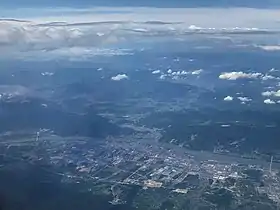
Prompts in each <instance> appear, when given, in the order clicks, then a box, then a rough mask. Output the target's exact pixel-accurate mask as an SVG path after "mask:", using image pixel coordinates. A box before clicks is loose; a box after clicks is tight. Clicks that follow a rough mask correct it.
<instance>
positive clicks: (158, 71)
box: [152, 70, 160, 74]
mask: <svg viewBox="0 0 280 210" xmlns="http://www.w3.org/2000/svg"><path fill="white" fill-rule="evenodd" d="M159 73H160V70H155V71H153V72H152V74H159Z"/></svg>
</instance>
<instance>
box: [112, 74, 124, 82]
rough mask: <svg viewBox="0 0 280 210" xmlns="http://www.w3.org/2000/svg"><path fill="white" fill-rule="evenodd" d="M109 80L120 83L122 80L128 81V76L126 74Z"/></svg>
mask: <svg viewBox="0 0 280 210" xmlns="http://www.w3.org/2000/svg"><path fill="white" fill-rule="evenodd" d="M111 79H112V80H114V81H120V80H123V79H128V76H127V75H126V74H118V75H116V76H113V77H111Z"/></svg>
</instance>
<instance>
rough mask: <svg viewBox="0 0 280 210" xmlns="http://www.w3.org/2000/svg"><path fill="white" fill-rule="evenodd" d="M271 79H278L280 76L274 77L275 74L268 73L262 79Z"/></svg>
mask: <svg viewBox="0 0 280 210" xmlns="http://www.w3.org/2000/svg"><path fill="white" fill-rule="evenodd" d="M270 79H278V77H274V76H272V75H268V74H266V75H264V76H262V80H270Z"/></svg>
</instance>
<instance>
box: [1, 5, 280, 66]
mask: <svg viewBox="0 0 280 210" xmlns="http://www.w3.org/2000/svg"><path fill="white" fill-rule="evenodd" d="M101 11H103V12H101ZM104 11H108V13H106V12H104ZM114 11H116V8H98V7H95V8H88V9H69V8H67V9H65V8H63V9H59V8H56V9H37V8H36V9H19V10H16V11H13V10H11V11H9V13H10V15H9V18H10V17H12V18H14V19H16V18H24V19H25V20H26V21H17V20H13V19H10V20H3V21H1V22H0V56H4V55H7V54H8V53H10V52H14V53H15V52H17V53H19V52H23V53H26V52H27V51H36V52H37V51H40V52H41V54H40V55H42V54H44V53H47V52H48V51H49V50H56V49H69V48H74V49H75V48H93V47H103V46H104V45H107V44H110V43H116V42H120V41H123V40H131V38H139V37H140V38H141V37H143V36H144V37H157V36H158V35H160V36H162V35H165V36H172V37H174V36H175V37H176V36H180V37H183V36H184V35H189V34H193V33H203V34H205V33H211V34H214V33H216V32H217V33H219V34H220V33H223V34H225V33H230V34H231V33H232V32H240V33H247V32H249V33H252V32H254V31H256V32H258V33H260V32H264V31H265V32H270V30H271V31H272V32H273V30H275V29H277V27H278V23H277V20H279V18H280V13H279V11H278V10H265V9H262V10H258V9H249V8H248V9H245V8H243V9H241V8H231V9H222V8H221V9H216V8H211V9H209V8H177V9H175V8H132V7H131V8H129V7H126V8H118V11H121V12H119V13H116V12H114ZM122 11H123V12H122ZM4 12H5V13H6V14H7V12H8V11H4ZM1 14H2V11H1ZM12 14H14V15H12ZM29 14H30V16H29ZM28 16H29V17H28ZM225 16H226V17H227V21H224V19H223V18H220V17H225ZM2 17H3V18H5V15H2ZM260 17H261V20H262V21H258V20H259V18H260ZM194 20H195V24H196V25H194V23H193V21H194ZM236 26H238V27H236ZM268 26H269V30H267V29H266V28H267V27H268ZM278 48H279V46H278ZM278 48H277V47H275V46H274V47H271V46H270V47H269V46H265V47H264V49H269V50H271V49H273V50H275V49H278ZM43 50H46V51H45V52H44V53H42V51H43ZM67 53H68V51H67ZM70 53H72V52H70ZM80 53H86V54H87V53H88V52H87V51H82V52H80ZM71 56H79V53H74V54H73V53H72V54H71ZM9 57H11V56H9ZM190 61H192V60H191V59H190Z"/></svg>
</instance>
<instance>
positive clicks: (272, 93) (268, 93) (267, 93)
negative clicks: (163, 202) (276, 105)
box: [262, 90, 280, 97]
mask: <svg viewBox="0 0 280 210" xmlns="http://www.w3.org/2000/svg"><path fill="white" fill-rule="evenodd" d="M262 96H266V97H267V96H274V97H280V90H277V91H265V92H262Z"/></svg>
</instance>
